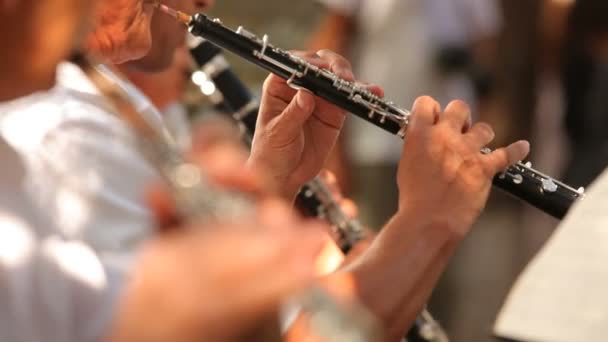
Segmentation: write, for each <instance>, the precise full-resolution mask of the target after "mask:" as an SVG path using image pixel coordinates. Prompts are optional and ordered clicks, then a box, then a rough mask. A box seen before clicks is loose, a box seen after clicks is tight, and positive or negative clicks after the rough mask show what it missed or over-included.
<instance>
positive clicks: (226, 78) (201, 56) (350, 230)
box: [190, 39, 449, 342]
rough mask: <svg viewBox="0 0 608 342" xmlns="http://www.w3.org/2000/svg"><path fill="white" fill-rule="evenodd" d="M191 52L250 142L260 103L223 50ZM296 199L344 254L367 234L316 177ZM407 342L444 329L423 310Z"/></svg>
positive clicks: (438, 336)
mask: <svg viewBox="0 0 608 342" xmlns="http://www.w3.org/2000/svg"><path fill="white" fill-rule="evenodd" d="M190 45H191V47H190V53H191V55H192V57H193V58H194V60H195V61H196V63H197V64H198V65H199V67H200V68H201V70H202V72H203V73H205V74H206V75H207V77H209V78H210V79H211V80H212V81H213V82H214V83H215V85H216V87H217V90H218V91H219V92H220V94H221V95H222V96H221V98H222V103H215V105H216V106H220V107H221V108H227V109H229V110H230V111H231V112H232V113H233V114H232V117H233V118H234V119H235V120H236V121H237V123H238V124H239V125H240V126H241V129H242V130H243V133H244V136H245V140H246V141H247V142H251V137H252V136H253V134H254V132H255V126H256V121H257V116H258V112H259V106H258V102H257V100H256V99H255V98H254V96H253V95H252V94H251V92H250V91H249V89H248V88H247V87H246V86H245V85H244V84H243V82H241V80H240V79H239V78H238V76H236V75H235V74H234V72H233V71H232V69H231V68H230V64H229V63H228V61H227V60H226V58H225V57H224V56H223V54H222V50H221V49H220V48H219V47H217V46H216V45H214V44H212V43H210V42H209V41H207V40H204V39H202V40H200V39H199V40H193V41H192V42H191V44H190ZM296 201H297V202H298V204H300V206H302V207H303V208H304V209H305V214H307V215H308V216H313V217H321V218H323V219H325V220H326V221H328V222H329V223H330V224H331V225H332V227H333V228H334V236H335V241H336V243H337V244H338V246H339V247H340V249H341V250H342V251H343V252H344V253H345V254H346V253H348V251H349V250H350V249H351V248H352V247H353V246H354V245H355V244H356V243H357V242H359V241H361V240H362V239H364V238H366V237H367V236H369V235H370V233H369V231H368V230H367V229H366V228H365V227H364V226H363V224H361V222H360V221H359V220H357V219H352V218H349V217H348V216H347V215H346V214H345V213H344V211H342V208H340V205H339V204H338V203H337V202H336V200H335V199H334V197H333V195H332V193H331V191H330V190H329V189H328V186H327V184H326V183H325V182H324V181H323V180H322V179H321V178H320V177H316V178H314V179H313V180H312V181H310V182H309V183H307V184H305V185H304V186H303V188H302V189H301V190H300V192H299V193H298V195H297V199H296ZM407 341H408V342H448V341H449V339H448V337H447V334H446V333H445V332H444V331H443V328H442V327H441V326H440V325H439V323H438V322H437V321H436V320H435V319H434V318H433V316H432V315H431V314H430V313H429V312H428V311H427V310H426V309H425V310H424V311H423V312H422V313H421V314H420V315H419V316H418V317H417V318H416V321H415V322H414V325H413V327H412V328H411V329H410V331H409V332H408V334H407Z"/></svg>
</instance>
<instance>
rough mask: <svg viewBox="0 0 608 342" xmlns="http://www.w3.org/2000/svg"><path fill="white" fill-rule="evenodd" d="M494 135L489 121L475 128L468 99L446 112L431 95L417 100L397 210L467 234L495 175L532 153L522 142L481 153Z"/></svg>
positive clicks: (452, 105)
mask: <svg viewBox="0 0 608 342" xmlns="http://www.w3.org/2000/svg"><path fill="white" fill-rule="evenodd" d="M493 139H494V132H493V130H492V128H491V127H490V126H489V125H487V124H484V123H477V124H475V125H472V126H471V112H470V109H469V107H468V106H467V105H466V104H465V103H464V102H462V101H454V102H452V103H450V104H449V105H448V106H447V107H446V109H445V110H444V111H443V112H442V111H441V108H440V106H439V104H438V103H437V102H436V101H434V100H433V99H431V98H428V97H422V98H419V99H418V100H417V101H416V103H415V104H414V108H413V113H412V121H411V123H410V126H409V127H408V130H407V139H406V142H405V146H404V149H403V157H402V160H401V163H400V165H399V172H398V178H397V181H398V185H399V192H400V199H399V210H400V211H401V212H406V213H409V214H410V215H413V216H414V217H425V218H428V219H429V220H433V221H434V222H435V223H439V224H441V225H444V226H446V227H448V228H449V229H450V231H451V232H452V233H454V234H456V235H457V236H462V235H464V234H465V233H466V232H467V231H468V229H469V227H470V226H471V225H472V223H473V222H474V220H475V219H476V218H477V217H478V215H479V214H480V212H481V210H482V209H483V208H484V206H485V203H486V201H487V198H488V194H489V191H490V187H491V184H492V178H493V177H494V175H496V174H497V173H499V172H501V171H503V170H504V169H506V168H507V166H509V165H511V164H514V163H516V162H518V161H520V160H522V159H523V158H525V157H526V155H527V154H528V152H529V144H528V143H527V142H525V141H519V142H516V143H514V144H512V145H510V146H508V147H505V148H500V149H497V150H495V151H494V152H492V153H490V154H488V155H483V154H481V153H480V152H479V151H480V149H482V148H483V147H485V146H486V145H487V144H489V143H490V142H491V141H492V140H493Z"/></svg>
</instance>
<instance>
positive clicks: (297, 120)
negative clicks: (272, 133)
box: [275, 90, 316, 141]
mask: <svg viewBox="0 0 608 342" xmlns="http://www.w3.org/2000/svg"><path fill="white" fill-rule="evenodd" d="M315 106H316V103H315V97H314V95H313V94H311V93H310V92H308V91H306V90H299V91H298V92H297V93H296V95H295V96H294V97H293V98H292V99H291V102H290V103H289V104H288V105H287V107H285V109H284V110H283V113H281V115H279V117H278V122H277V124H276V127H275V128H276V129H277V130H278V132H281V136H283V137H286V138H288V139H289V140H290V141H291V140H293V139H295V137H296V136H297V134H299V133H300V131H301V130H302V126H303V125H304V123H305V122H306V120H308V119H309V118H310V117H311V115H312V113H313V112H314V110H315Z"/></svg>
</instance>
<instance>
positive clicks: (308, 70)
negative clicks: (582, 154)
mask: <svg viewBox="0 0 608 342" xmlns="http://www.w3.org/2000/svg"><path fill="white" fill-rule="evenodd" d="M188 29H189V31H190V32H191V33H192V34H193V35H195V36H199V37H202V38H205V39H207V40H209V41H210V42H212V43H213V44H216V45H218V46H219V47H221V48H223V49H225V50H228V51H231V52H233V53H235V54H237V55H238V56H240V57H242V58H244V59H245V60H247V61H249V62H251V63H253V64H255V65H257V66H259V67H261V68H263V69H265V70H267V71H269V72H271V73H273V74H276V75H278V76H280V77H282V78H284V79H286V80H287V82H288V84H289V85H290V86H292V87H294V88H296V89H299V88H303V89H307V90H308V91H311V92H312V93H314V94H315V95H317V96H319V97H321V98H323V99H325V100H327V101H329V102H331V103H333V104H335V105H337V106H339V107H340V108H343V109H345V110H347V111H349V112H350V113H353V114H355V115H357V116H358V117H360V118H362V119H364V120H367V121H368V122H370V123H372V124H374V125H375V126H378V127H379V128H381V129H383V130H385V131H388V132H389V133H392V134H396V135H398V136H399V137H401V138H403V139H404V138H406V137H405V134H406V130H407V127H408V124H409V117H410V112H409V111H407V110H405V109H401V108H399V107H397V106H396V105H394V104H393V103H392V102H390V101H386V100H384V99H382V98H379V97H378V96H376V95H374V94H372V93H371V92H369V91H368V90H366V89H364V88H362V87H360V86H359V85H357V84H355V83H353V82H349V81H346V80H343V79H341V78H339V77H338V76H336V75H335V74H334V73H332V72H331V71H328V70H325V69H321V68H318V67H316V66H314V65H312V64H310V63H308V62H306V61H305V60H303V59H302V58H300V57H298V56H295V55H293V54H290V53H288V52H285V51H283V50H281V49H279V48H277V47H274V46H272V45H271V44H270V43H269V39H268V36H264V37H263V38H259V37H257V36H255V35H254V34H252V33H250V32H248V31H246V30H244V29H243V28H242V27H240V28H239V29H237V31H233V30H231V29H229V28H227V27H225V26H224V25H222V23H221V22H220V21H219V20H218V19H210V18H208V17H207V16H205V15H204V14H201V13H197V14H195V15H194V16H193V17H192V18H191V20H190V22H189V23H188ZM493 184H494V185H495V186H496V187H498V188H500V189H502V190H504V191H506V192H507V193H509V194H511V195H513V196H515V197H516V198H519V199H521V200H523V201H525V202H527V203H529V204H531V205H533V206H535V207H537V208H538V209H540V210H542V211H544V212H545V213H547V214H549V215H551V216H553V217H555V218H558V219H561V218H563V217H564V216H565V214H566V213H567V211H568V210H569V208H570V207H571V206H572V204H573V202H574V201H576V200H578V199H579V198H581V197H582V196H583V193H584V189H582V188H579V189H575V188H573V187H570V186H568V185H566V184H564V183H562V182H560V181H557V180H555V179H553V178H551V177H549V176H547V175H545V174H543V173H541V172H539V171H536V170H534V169H533V168H532V166H531V165H530V164H529V163H527V164H524V163H521V162H520V163H517V164H516V165H513V166H510V167H508V168H507V169H506V170H505V171H504V172H503V173H501V174H499V175H497V176H496V177H495V178H494V180H493Z"/></svg>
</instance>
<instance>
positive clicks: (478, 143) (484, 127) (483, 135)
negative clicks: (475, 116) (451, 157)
mask: <svg viewBox="0 0 608 342" xmlns="http://www.w3.org/2000/svg"><path fill="white" fill-rule="evenodd" d="M495 136H496V134H495V133H494V130H493V129H492V127H491V126H490V125H488V124H486V123H483V122H479V123H476V124H475V125H473V127H471V129H470V130H469V131H468V132H467V133H466V134H465V138H466V139H468V141H469V142H470V144H471V145H472V147H473V148H474V149H475V150H481V149H482V148H484V147H485V146H487V145H488V144H489V143H491V142H492V140H494V137H495Z"/></svg>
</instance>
